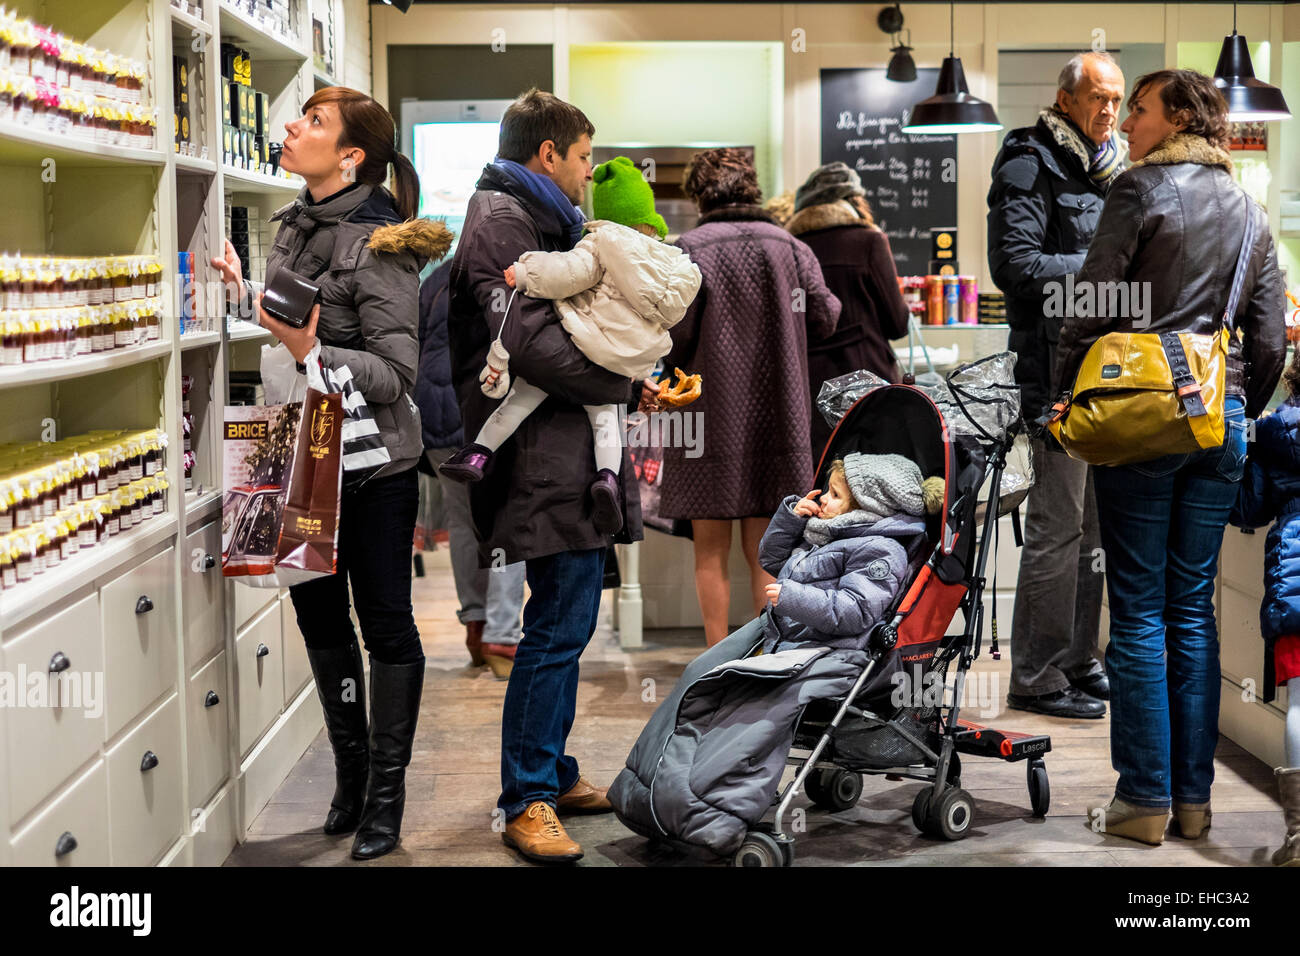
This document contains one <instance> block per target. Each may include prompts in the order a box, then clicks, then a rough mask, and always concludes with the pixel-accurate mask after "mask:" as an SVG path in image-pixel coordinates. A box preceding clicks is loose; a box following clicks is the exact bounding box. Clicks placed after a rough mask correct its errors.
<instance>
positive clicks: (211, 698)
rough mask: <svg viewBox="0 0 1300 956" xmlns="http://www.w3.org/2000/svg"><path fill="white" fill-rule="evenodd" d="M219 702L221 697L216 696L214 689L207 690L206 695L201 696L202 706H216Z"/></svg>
mask: <svg viewBox="0 0 1300 956" xmlns="http://www.w3.org/2000/svg"><path fill="white" fill-rule="evenodd" d="M219 703H221V698H220V697H218V696H217V692H216V691H215V690H210V691H208V696H207V697H204V698H203V706H204V707H216V706H217V704H219Z"/></svg>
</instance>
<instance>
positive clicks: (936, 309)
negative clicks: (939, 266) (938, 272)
mask: <svg viewBox="0 0 1300 956" xmlns="http://www.w3.org/2000/svg"><path fill="white" fill-rule="evenodd" d="M943 307H944V302H943V276H926V277H925V324H926V325H943Z"/></svg>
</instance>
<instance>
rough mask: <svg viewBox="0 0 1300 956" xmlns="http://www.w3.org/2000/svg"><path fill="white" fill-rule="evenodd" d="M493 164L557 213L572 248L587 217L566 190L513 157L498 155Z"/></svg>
mask: <svg viewBox="0 0 1300 956" xmlns="http://www.w3.org/2000/svg"><path fill="white" fill-rule="evenodd" d="M492 165H494V166H496V167H498V168H499V169H500V170H501V171H502V172H503V173H504V174H505V175H506V176H507V177H508V178H510V179H512V180H514V181H515V182H517V183H519V185H520V186H522V187H523V188H524V189H526V190H527V191H528V193H529V195H531V196H532V197H533V199H535V200H536V201H537V202H538V203H540V204H541V205H542V206H545V207H546V208H547V209H550V210H551V211H552V212H554V213H555V216H556V218H557V219H559V221H560V224H561V225H562V226H564V228H565V229H566V230H567V238H568V241H569V248H570V249H572V248H573V247H574V246H576V245H577V244H578V240H579V239H581V238H582V228H583V225H584V224H585V223H586V217H584V216H583V214H582V210H581V209H579V208H578V207H577V206H575V205H574V204H573V203H571V202H570V201H569V197H568V196H566V195H564V191H563V190H562V189H560V187H559V186H557V185H556V184H555V180H553V179H551V178H550V177H549V176H543V175H541V174H540V173H535V172H533V171H532V170H531V169H529V168H528V167H527V166H524V165H523V164H521V163H516V162H515V161H514V160H512V159H502V158H501V157H499V156H498V157H497V158H496V159H494V160H493V161H492Z"/></svg>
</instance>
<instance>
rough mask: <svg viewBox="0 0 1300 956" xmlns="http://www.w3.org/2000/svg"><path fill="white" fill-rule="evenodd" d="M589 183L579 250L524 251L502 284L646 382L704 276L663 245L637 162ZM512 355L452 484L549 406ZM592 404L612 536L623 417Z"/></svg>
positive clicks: (596, 518)
mask: <svg viewBox="0 0 1300 956" xmlns="http://www.w3.org/2000/svg"><path fill="white" fill-rule="evenodd" d="M592 180H593V182H594V184H595V185H594V186H593V188H592V207H593V210H594V211H595V213H596V216H597V218H596V219H594V220H592V221H590V222H588V223H587V226H586V228H587V232H586V234H585V235H584V236H583V237H582V240H581V241H580V242H579V243H578V244H577V246H575V247H574V248H573V249H572V250H570V251H568V252H525V253H524V254H523V255H522V256H520V257H519V260H518V261H517V262H516V263H515V264H514V265H512V266H511V267H510V268H508V269H507V270H506V271H505V279H506V282H507V284H508V285H510V286H512V287H514V288H515V290H516V292H520V293H523V294H524V295H530V296H533V297H535V298H545V299H554V300H555V308H556V311H557V312H558V313H559V314H560V324H561V325H562V326H563V327H564V329H565V331H566V332H568V333H569V335H570V336H571V337H572V338H573V343H574V345H576V346H577V347H578V348H579V349H580V350H581V351H582V353H583V354H584V355H586V356H587V358H589V359H590V360H591V361H592V362H594V363H595V364H597V365H599V366H601V367H602V368H605V369H608V370H609V371H611V372H615V373H617V374H619V375H623V376H626V377H627V378H629V379H636V380H638V381H640V380H642V379H644V378H646V377H647V376H649V375H650V373H651V372H652V371H653V369H654V366H655V364H656V363H657V362H658V361H659V359H661V358H662V357H663V356H665V355H667V354H668V352H669V350H670V349H671V347H672V339H671V337H670V336H669V335H668V330H669V329H670V328H672V327H673V326H674V325H676V324H677V323H678V322H679V321H681V319H682V317H683V316H684V315H685V314H686V310H687V308H688V307H689V306H690V304H691V302H692V301H693V300H694V299H695V296H696V294H697V293H698V292H699V289H700V282H701V276H700V270H699V267H698V266H696V265H695V264H694V263H692V262H691V261H690V259H689V258H688V257H687V255H686V253H685V252H683V251H682V250H681V249H679V248H677V247H676V246H670V245H665V244H664V243H663V241H662V240H663V237H664V236H665V235H667V233H668V227H667V225H666V224H665V223H664V220H663V217H661V216H660V215H659V214H658V213H656V212H655V208H654V196H653V194H652V192H651V190H650V185H649V183H647V182H646V181H645V179H644V178H643V177H642V175H641V170H640V169H638V168H637V167H636V166H635V165H634V164H633V163H632V161H631V160H630V159H628V158H627V157H625V156H619V157H617V158H616V159H612V160H610V161H609V162H607V163H603V164H601V165H600V166H597V167H596V168H595V169H594V170H593V171H592ZM506 321H507V322H508V321H509V312H508V311H507V318H506ZM509 359H510V356H509V354H508V353H507V352H506V350H505V349H504V348H503V347H502V345H501V340H500V338H499V337H498V338H497V339H496V340H495V341H493V343H492V346H491V348H490V349H489V351H488V364H487V366H486V367H485V368H484V369H483V373H482V374H481V375H480V376H479V380H480V381H481V382H482V383H483V386H482V388H483V392H484V393H485V394H487V395H488V396H490V397H493V398H496V397H498V396H500V395H503V394H504V395H505V399H504V401H502V402H501V404H500V405H499V406H497V408H496V410H495V411H494V412H493V413H492V415H491V416H489V418H488V420H487V421H486V422H485V423H484V424H483V427H482V428H481V429H480V430H479V433H478V435H477V436H476V437H475V439H474V441H473V442H472V443H470V444H469V445H466V446H465V447H464V448H462V449H461V450H460V451H458V452H457V453H456V454H455V455H453V456H452V457H451V458H449V459H447V461H446V462H444V463H443V465H442V466H441V467H440V468H439V472H440V473H441V474H443V475H445V476H447V477H448V478H452V479H455V480H457V481H478V480H480V479H481V478H482V477H483V473H484V470H485V469H486V468H487V466H488V464H489V463H490V461H491V458H492V455H493V454H494V453H495V452H496V450H497V449H498V448H500V447H501V445H502V444H503V443H504V442H505V440H506V439H507V438H509V437H510V436H511V435H512V434H514V431H515V429H516V428H518V427H519V426H520V425H521V424H522V423H523V421H524V419H525V418H527V417H528V416H529V415H530V414H532V412H533V411H534V410H535V409H536V408H537V407H538V406H539V405H541V404H542V402H544V401H545V400H546V398H547V395H546V392H544V391H543V390H542V389H540V388H538V387H537V386H535V385H531V384H529V383H528V382H525V381H524V380H523V379H521V378H519V377H518V376H515V377H514V379H513V383H512V381H511V377H510V374H509V372H508V371H507V367H508V363H509ZM507 389H508V392H507ZM585 407H586V410H587V415H588V416H589V418H590V419H591V427H592V432H593V436H594V445H595V457H596V480H595V481H593V482H592V484H591V495H592V500H593V522H594V524H595V526H596V530H597V531H600V532H601V533H604V534H609V533H613V532H617V531H618V530H619V529H620V528H621V527H622V526H623V508H622V501H621V499H620V495H619V478H618V475H619V471H620V469H621V466H622V461H623V442H622V434H621V421H620V418H619V414H618V407H617V406H616V405H588V406H585Z"/></svg>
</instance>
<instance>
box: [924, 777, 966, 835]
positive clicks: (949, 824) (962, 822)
mask: <svg viewBox="0 0 1300 956" xmlns="http://www.w3.org/2000/svg"><path fill="white" fill-rule="evenodd" d="M929 816H930V820H929V823H930V826H931V828H932V829H931V831H930V832H932V833H934V834H935V835H937V836H941V837H943V838H944V839H945V840H962V839H965V837H966V836H967V835H968V834H969V833H970V826H971V822H972V821H973V820H974V818H975V802H974V801H973V800H971V796H970V794H969V793H967V792H966V791H965V790H962V789H961V788H960V787H954V788H952V789H949V790H945V791H944V792H943V795H942V796H941V797H939V799H938V800H936V801H935V802H934V803H933V804H932V805H931V807H930V814H929Z"/></svg>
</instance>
